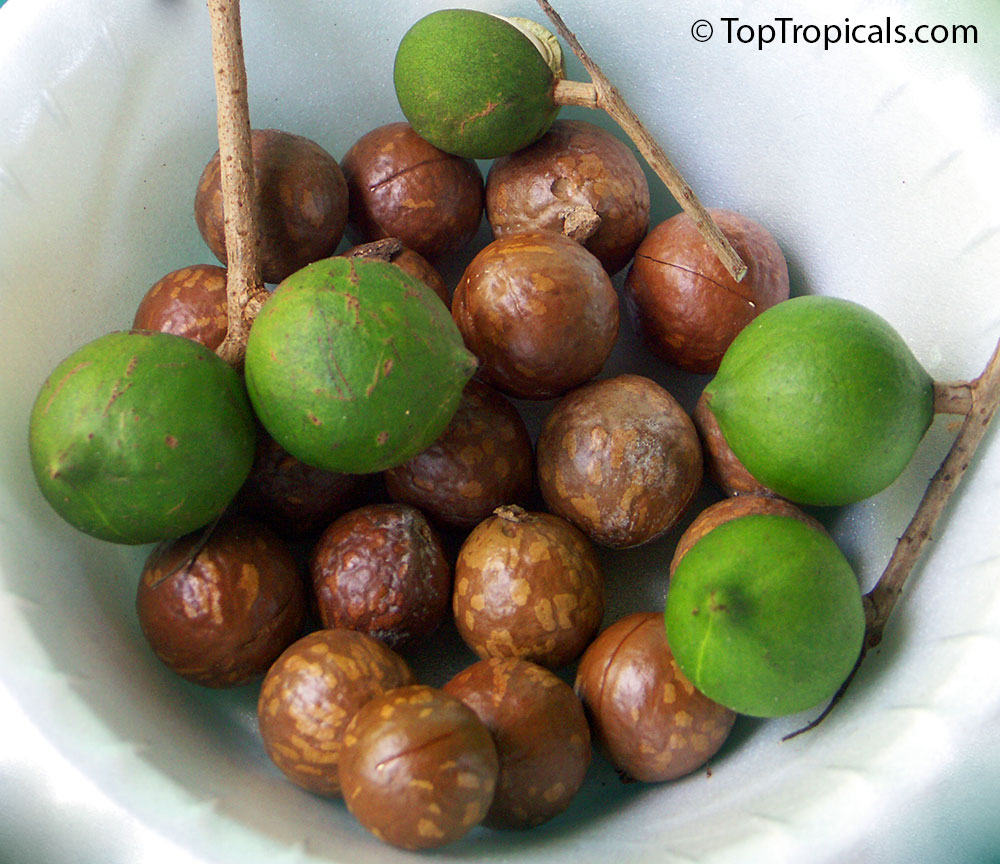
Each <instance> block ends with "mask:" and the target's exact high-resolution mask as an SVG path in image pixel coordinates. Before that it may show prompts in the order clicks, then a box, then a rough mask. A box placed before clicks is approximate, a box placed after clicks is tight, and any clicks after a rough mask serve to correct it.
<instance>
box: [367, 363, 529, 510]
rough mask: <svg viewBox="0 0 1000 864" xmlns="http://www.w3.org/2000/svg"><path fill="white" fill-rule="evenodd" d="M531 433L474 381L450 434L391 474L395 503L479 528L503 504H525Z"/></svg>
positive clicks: (497, 398)
mask: <svg viewBox="0 0 1000 864" xmlns="http://www.w3.org/2000/svg"><path fill="white" fill-rule="evenodd" d="M533 462H534V458H533V453H532V447H531V437H530V436H529V435H528V430H527V428H526V427H525V425H524V421H523V420H522V419H521V415H520V414H518V412H517V408H515V407H514V405H512V404H511V403H510V401H508V400H507V399H505V398H504V397H503V396H502V395H501V394H500V393H498V392H497V391H496V390H494V389H493V388H491V387H488V386H487V385H486V384H483V383H482V382H481V381H475V380H473V381H470V382H469V383H468V384H467V385H466V387H465V390H464V392H463V393H462V399H461V401H460V402H459V404H458V409H457V410H456V412H455V414H454V416H453V417H452V419H451V422H450V423H449V424H448V427H447V428H446V429H445V430H444V433H443V434H442V435H441V437H440V438H438V439H437V441H435V442H434V443H433V444H432V445H431V446H430V447H428V448H427V449H426V450H424V451H423V452H422V453H419V454H417V455H416V456H414V457H413V458H412V459H410V460H409V461H407V462H404V463H403V464H402V465H399V466H398V467H396V468H391V469H389V470H388V471H386V472H385V474H384V476H385V485H386V489H387V491H388V492H389V496H390V497H391V498H392V499H393V500H394V501H403V502H405V503H407V504H412V505H413V506H415V507H419V508H420V509H421V510H422V511H423V512H424V513H426V514H427V515H428V516H429V517H430V518H431V519H432V520H434V521H435V522H438V523H439V524H441V525H444V526H447V527H449V528H473V527H475V526H476V525H478V524H479V523H480V522H482V520H483V519H485V518H486V517H487V516H489V515H490V514H491V513H492V512H493V511H494V510H495V509H496V508H497V507H500V506H501V505H503V504H524V503H525V501H526V499H527V497H528V495H529V493H530V492H531V481H532V476H533Z"/></svg>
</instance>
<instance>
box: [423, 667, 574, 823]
mask: <svg viewBox="0 0 1000 864" xmlns="http://www.w3.org/2000/svg"><path fill="white" fill-rule="evenodd" d="M443 689H444V691H445V692H446V693H450V694H451V695H452V696H456V697H458V698H459V699H461V700H462V701H463V702H464V703H465V704H466V705H468V706H469V707H470V708H471V709H472V710H473V711H475V712H476V716H477V717H479V719H480V720H482V721H483V723H485V724H486V728H487V729H489V730H490V732H491V733H492V734H493V740H494V742H495V743H496V745H497V753H498V755H499V756H500V778H499V780H498V781H497V788H496V794H495V795H494V797H493V804H492V806H491V807H490V810H489V812H488V813H487V814H486V818H485V820H483V821H484V824H486V825H488V826H489V827H491V828H530V827H533V826H535V825H541V824H542V823H543V822H547V821H548V820H549V819H551V818H552V817H554V816H557V815H558V814H559V813H562V812H563V811H564V810H565V809H566V808H567V807H568V806H569V804H570V802H571V801H572V800H573V796H574V795H576V793H577V791H578V790H579V789H580V786H581V785H582V784H583V779H584V777H585V776H586V774H587V767H588V766H589V765H590V756H591V748H590V729H589V727H588V725H587V718H586V716H585V715H584V713H583V706H582V705H581V704H580V700H579V699H578V698H577V697H576V694H575V693H574V692H573V688H572V687H570V686H569V685H568V684H567V683H566V682H565V681H563V680H562V679H561V678H559V677H557V676H556V675H555V674H554V673H552V672H550V671H549V670H548V669H544V668H542V667H541V666H538V665H536V664H534V663H529V662H528V661H526V660H517V659H513V658H505V659H501V658H493V659H490V660H480V661H479V662H478V663H474V664H473V665H472V666H470V667H469V668H468V669H465V670H463V671H462V672H459V673H458V674H457V675H456V676H455V677H454V678H452V679H451V680H450V681H449V682H448V683H447V684H445V685H444V688H443Z"/></svg>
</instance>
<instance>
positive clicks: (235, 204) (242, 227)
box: [208, 0, 267, 368]
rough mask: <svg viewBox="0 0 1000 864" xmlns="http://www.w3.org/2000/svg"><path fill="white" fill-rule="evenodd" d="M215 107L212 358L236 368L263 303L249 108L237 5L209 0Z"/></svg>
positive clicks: (236, 0) (236, 1)
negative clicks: (219, 330)
mask: <svg viewBox="0 0 1000 864" xmlns="http://www.w3.org/2000/svg"><path fill="white" fill-rule="evenodd" d="M208 12H209V17H210V19H211V23H212V63H213V65H214V67H215V95H216V100H217V102H218V129H219V159H220V165H221V169H222V201H223V213H224V215H225V235H226V267H227V270H226V294H227V300H228V309H227V312H228V325H229V330H228V331H227V333H226V338H225V339H224V340H223V342H222V344H221V345H220V346H219V347H218V348H217V349H216V353H217V354H218V355H219V356H220V357H221V358H222V359H223V360H225V361H226V362H227V363H229V364H230V365H231V366H235V367H237V368H239V367H240V366H241V365H242V363H243V357H244V355H245V353H246V342H247V335H248V333H249V332H250V325H251V323H253V319H254V318H255V317H256V315H257V312H258V311H259V310H260V307H261V305H262V304H263V302H264V300H265V299H266V297H267V289H266V288H265V287H264V282H263V280H262V278H261V268H260V236H259V234H258V231H257V215H258V214H257V210H256V196H255V195H254V172H253V155H252V152H251V148H250V108H249V104H248V101H247V74H246V66H245V65H244V62H243V37H242V35H241V30H240V4H239V0H208Z"/></svg>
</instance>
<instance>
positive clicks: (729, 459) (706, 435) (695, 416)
mask: <svg viewBox="0 0 1000 864" xmlns="http://www.w3.org/2000/svg"><path fill="white" fill-rule="evenodd" d="M691 419H692V420H693V421H694V427H695V429H697V430H698V438H699V439H700V440H701V446H702V453H703V455H704V457H705V473H706V474H708V476H709V478H710V479H711V480H712V482H713V483H714V484H715V485H716V486H718V487H719V489H721V490H722V492H723V493H725V494H726V495H730V496H736V495H765V496H768V497H771V498H774V497H777V493H776V492H775V491H774V490H773V489H770V488H768V487H767V486H765V485H764V484H763V483H761V482H760V481H759V480H758V479H757V478H756V477H754V476H753V474H751V473H750V472H749V471H747V469H746V466H744V464H743V463H742V462H740V460H739V459H738V458H737V457H736V454H735V453H734V452H733V451H732V449H731V448H730V446H729V444H728V443H727V442H726V438H725V436H724V435H723V434H722V429H720V428H719V422H718V421H717V420H716V419H715V415H714V414H713V413H712V409H711V408H709V407H708V399H707V398H706V397H705V394H704V393H703V394H702V395H701V396H700V397H698V401H697V402H696V403H695V406H694V411H693V412H692V413H691Z"/></svg>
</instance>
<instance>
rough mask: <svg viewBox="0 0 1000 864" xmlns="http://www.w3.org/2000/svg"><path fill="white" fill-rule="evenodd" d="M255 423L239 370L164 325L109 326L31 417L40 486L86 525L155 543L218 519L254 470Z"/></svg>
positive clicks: (70, 363)
mask: <svg viewBox="0 0 1000 864" xmlns="http://www.w3.org/2000/svg"><path fill="white" fill-rule="evenodd" d="M253 447H254V428H253V421H252V415H251V413H250V406H249V403H248V401H247V398H246V394H245V392H244V390H243V386H242V383H241V381H240V379H239V376H238V375H237V374H236V373H235V372H234V371H233V370H232V369H231V368H230V367H228V366H227V365H226V364H225V363H224V362H223V361H222V360H220V359H219V358H218V357H217V356H216V355H215V354H213V353H212V352H211V351H209V350H208V349H207V348H205V347H204V346H202V345H200V344H198V343H195V342H192V341H191V340H188V339H184V338H183V337H180V336H173V335H170V334H166V333H151V332H143V331H132V332H127V333H110V334H107V335H105V336H103V337H101V338H99V339H96V340H94V341H93V342H90V343H88V344H87V345H84V346H83V347H82V348H80V349H78V350H77V351H75V352H74V353H73V354H71V355H70V356H69V357H68V358H66V359H65V360H64V361H63V362H62V363H61V364H59V365H58V366H57V367H56V369H55V370H53V372H52V374H51V375H50V377H49V379H48V381H46V383H45V384H44V385H43V386H42V388H41V390H40V391H39V394H38V397H37V398H36V401H35V406H34V408H33V409H32V415H31V421H30V424H29V449H30V452H31V460H32V467H33V469H34V472H35V477H36V479H37V481H38V484H39V487H40V488H41V491H42V493H43V495H44V496H45V498H46V499H47V500H48V501H49V503H50V504H51V505H52V507H53V508H54V509H55V510H56V512H57V513H58V514H59V515H60V516H62V517H63V518H64V519H65V520H66V521H68V522H69V523H70V524H72V525H74V526H75V527H76V528H78V529H80V530H82V531H84V532H85V533H88V534H92V535H94V536H97V537H100V538H101V539H105V540H110V541H112V542H117V543H147V542H154V541H157V540H162V539H165V538H167V537H174V536H178V535H180V534H184V533H187V532H188V531H192V530H194V529H196V528H198V527H201V526H202V525H204V524H206V523H208V522H210V521H211V520H212V519H214V518H215V517H216V516H218V515H219V513H221V512H222V510H223V509H224V508H225V507H226V505H227V504H228V503H229V502H230V500H232V498H233V497H234V496H235V494H236V492H237V491H238V489H239V486H240V485H241V484H242V482H243V480H244V479H245V477H246V476H247V474H248V472H249V470H250V464H251V462H252V459H253Z"/></svg>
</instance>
